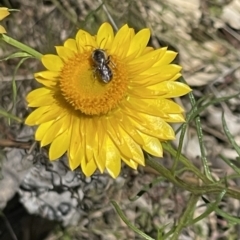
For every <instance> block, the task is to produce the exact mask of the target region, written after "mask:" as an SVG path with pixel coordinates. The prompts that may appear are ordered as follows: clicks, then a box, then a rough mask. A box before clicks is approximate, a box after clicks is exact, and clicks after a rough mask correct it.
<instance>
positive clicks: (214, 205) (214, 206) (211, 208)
mask: <svg viewBox="0 0 240 240" xmlns="http://www.w3.org/2000/svg"><path fill="white" fill-rule="evenodd" d="M226 192H227V190H226V189H224V190H223V191H222V192H221V193H220V194H219V195H218V196H217V199H216V201H215V202H213V203H209V204H207V209H206V211H205V212H204V213H202V214H201V215H200V216H198V217H196V218H195V219H193V220H192V221H191V222H189V223H188V224H187V225H186V227H187V226H190V225H193V224H195V223H197V222H199V221H200V220H202V219H204V218H206V217H207V216H208V215H209V214H210V213H211V212H213V211H215V210H216V209H217V208H218V205H219V203H220V202H221V201H222V199H223V197H224V196H225V194H226Z"/></svg>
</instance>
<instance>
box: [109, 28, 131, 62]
mask: <svg viewBox="0 0 240 240" xmlns="http://www.w3.org/2000/svg"><path fill="white" fill-rule="evenodd" d="M131 36H132V30H131V29H130V28H129V27H128V25H127V24H125V25H124V26H123V27H121V28H120V29H119V31H118V32H117V34H116V36H115V38H114V40H113V43H112V48H111V49H110V51H109V53H110V55H114V54H116V55H117V56H118V57H119V58H124V57H125V56H126V54H127V52H128V48H129V46H130V38H131ZM122 46H124V47H122Z"/></svg>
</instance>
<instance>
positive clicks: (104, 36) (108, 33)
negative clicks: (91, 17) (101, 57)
mask: <svg viewBox="0 0 240 240" xmlns="http://www.w3.org/2000/svg"><path fill="white" fill-rule="evenodd" d="M113 39H114V32H113V28H112V26H111V25H110V24H109V23H107V22H106V23H103V24H102V25H101V26H100V28H99V30H98V33H97V45H98V47H99V48H101V49H110V48H111V46H112V42H113Z"/></svg>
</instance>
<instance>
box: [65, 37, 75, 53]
mask: <svg viewBox="0 0 240 240" xmlns="http://www.w3.org/2000/svg"><path fill="white" fill-rule="evenodd" d="M63 46H64V47H66V48H68V49H70V50H72V51H73V52H75V53H77V43H76V40H75V39H73V38H69V39H67V40H66V41H65V42H64V45H63Z"/></svg>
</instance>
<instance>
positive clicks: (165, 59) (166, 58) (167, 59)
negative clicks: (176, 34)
mask: <svg viewBox="0 0 240 240" xmlns="http://www.w3.org/2000/svg"><path fill="white" fill-rule="evenodd" d="M176 56H177V53H176V52H173V51H166V52H165V54H164V55H163V56H161V58H160V59H159V60H158V61H157V62H156V63H155V64H154V65H153V66H154V67H158V66H162V65H167V64H169V63H171V62H172V61H173V60H174V59H175V58H176Z"/></svg>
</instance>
